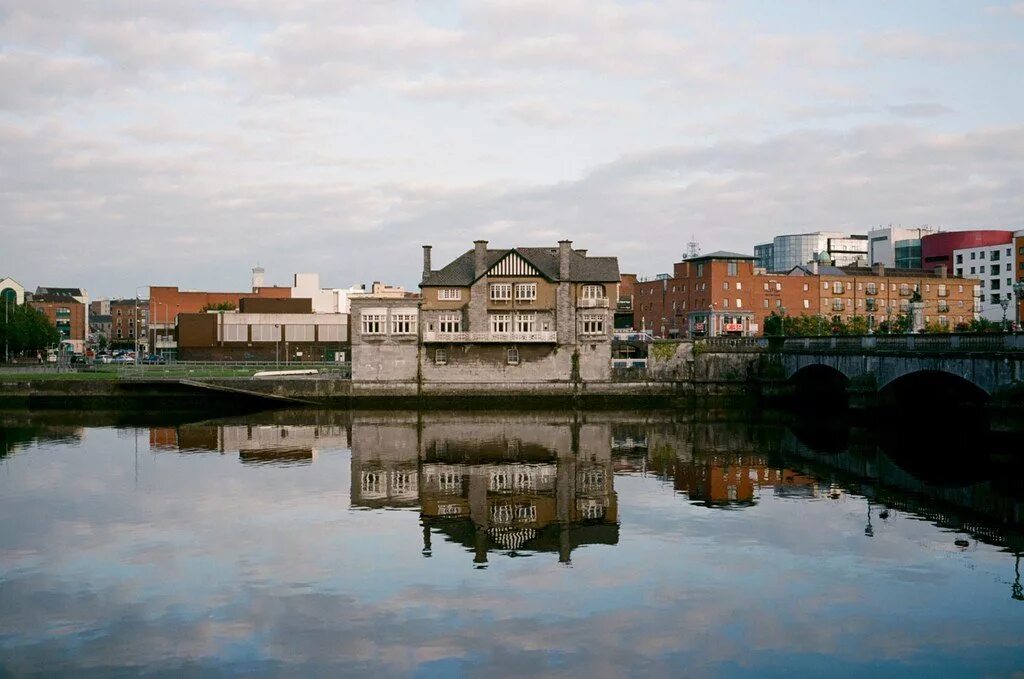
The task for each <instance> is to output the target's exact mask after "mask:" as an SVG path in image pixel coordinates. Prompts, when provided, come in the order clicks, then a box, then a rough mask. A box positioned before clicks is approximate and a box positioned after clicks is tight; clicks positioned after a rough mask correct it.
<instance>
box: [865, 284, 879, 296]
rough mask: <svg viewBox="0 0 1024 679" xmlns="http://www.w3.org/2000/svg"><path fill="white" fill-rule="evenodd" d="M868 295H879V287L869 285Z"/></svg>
mask: <svg viewBox="0 0 1024 679" xmlns="http://www.w3.org/2000/svg"><path fill="white" fill-rule="evenodd" d="M867 293H868V294H869V295H877V294H878V286H877V285H875V284H874V283H868V289H867Z"/></svg>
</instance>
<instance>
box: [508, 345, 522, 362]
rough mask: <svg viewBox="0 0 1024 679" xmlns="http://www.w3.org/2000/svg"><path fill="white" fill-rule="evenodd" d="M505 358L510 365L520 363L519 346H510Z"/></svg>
mask: <svg viewBox="0 0 1024 679" xmlns="http://www.w3.org/2000/svg"><path fill="white" fill-rule="evenodd" d="M505 358H506V360H507V361H508V364H509V365H519V347H509V348H508V351H507V352H506V353H505Z"/></svg>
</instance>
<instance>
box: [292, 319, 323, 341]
mask: <svg viewBox="0 0 1024 679" xmlns="http://www.w3.org/2000/svg"><path fill="white" fill-rule="evenodd" d="M284 339H285V341H286V342H313V341H315V340H316V326H315V325H313V324H311V323H310V324H304V323H303V324H298V325H291V324H289V325H286V326H284Z"/></svg>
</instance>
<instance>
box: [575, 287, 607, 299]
mask: <svg viewBox="0 0 1024 679" xmlns="http://www.w3.org/2000/svg"><path fill="white" fill-rule="evenodd" d="M580 295H581V296H582V297H583V299H604V298H605V294H604V286H603V285H584V286H583V289H582V290H581V291H580Z"/></svg>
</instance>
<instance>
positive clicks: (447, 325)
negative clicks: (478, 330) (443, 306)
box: [437, 314, 462, 333]
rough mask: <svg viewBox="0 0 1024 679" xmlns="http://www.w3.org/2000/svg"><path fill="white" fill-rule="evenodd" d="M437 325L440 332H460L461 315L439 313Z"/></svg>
mask: <svg viewBox="0 0 1024 679" xmlns="http://www.w3.org/2000/svg"><path fill="white" fill-rule="evenodd" d="M437 327H438V330H440V331H441V332H442V333H446V332H448V333H451V332H462V315H461V314H441V315H440V316H438V317H437Z"/></svg>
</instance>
